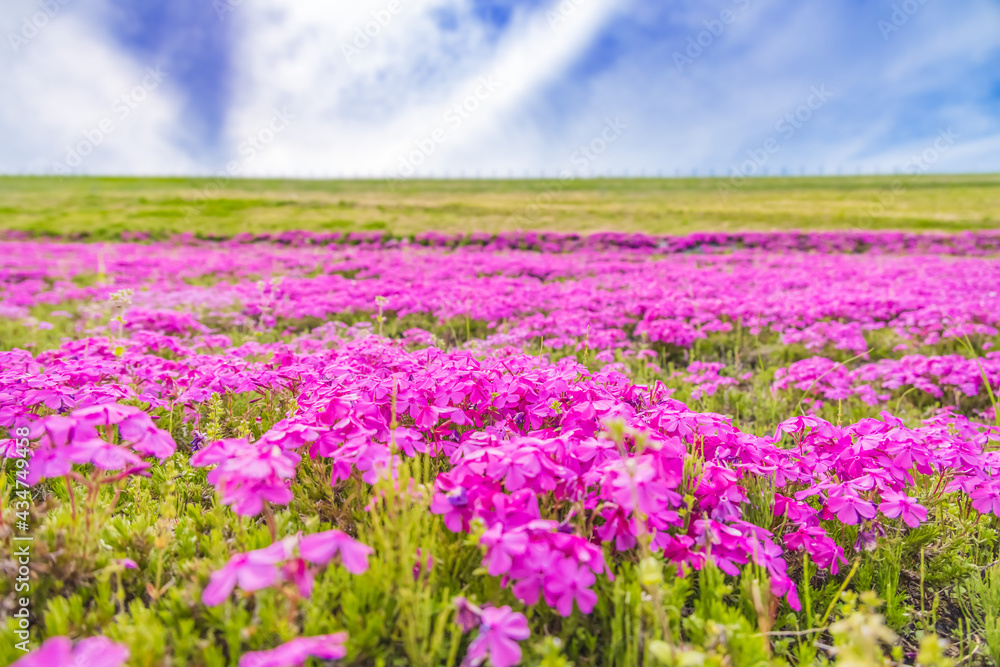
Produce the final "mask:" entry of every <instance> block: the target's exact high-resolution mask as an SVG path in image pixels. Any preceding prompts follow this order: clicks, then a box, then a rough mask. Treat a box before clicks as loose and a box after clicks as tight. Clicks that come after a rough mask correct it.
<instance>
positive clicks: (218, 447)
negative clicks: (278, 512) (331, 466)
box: [191, 438, 301, 516]
mask: <svg viewBox="0 0 1000 667" xmlns="http://www.w3.org/2000/svg"><path fill="white" fill-rule="evenodd" d="M300 459H301V457H300V456H299V455H298V454H296V453H295V452H288V451H285V450H284V449H282V448H281V447H279V446H277V445H263V446H261V445H258V444H250V443H249V442H248V441H247V440H246V439H245V438H241V439H238V440H235V439H234V440H219V441H217V442H213V443H212V444H210V445H208V446H207V447H205V448H204V449H201V450H199V451H198V452H196V453H195V454H194V455H193V456H192V457H191V465H193V466H195V467H196V468H201V467H205V466H208V465H213V464H216V463H218V464H219V465H218V467H217V468H215V469H214V470H212V471H211V472H209V473H208V481H209V482H210V483H211V484H214V485H215V487H216V489H217V490H218V491H219V492H221V494H222V503H223V504H224V505H232V507H233V511H234V512H236V513H237V514H239V515H240V516H257V515H258V514H260V513H261V511H262V510H263V509H264V501H265V500H267V501H269V502H272V503H276V504H279V505H285V504H287V503H288V502H289V501H291V499H292V492H291V490H290V489H289V488H288V484H287V483H286V481H285V480H288V479H291V478H292V477H294V476H295V467H296V466H297V465H298V463H299V460H300Z"/></svg>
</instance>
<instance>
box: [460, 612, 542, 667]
mask: <svg viewBox="0 0 1000 667" xmlns="http://www.w3.org/2000/svg"><path fill="white" fill-rule="evenodd" d="M530 635H531V632H530V631H529V630H528V619H526V618H525V617H524V614H519V613H518V612H516V611H512V610H511V608H510V607H508V606H506V605H505V606H503V607H500V608H496V607H485V608H484V609H483V612H482V616H481V618H480V626H479V635H478V636H477V637H476V638H475V639H474V640H472V643H471V644H470V645H469V651H468V652H467V653H466V654H465V663H467V664H471V665H480V664H482V663H483V662H485V661H486V659H487V658H489V660H490V664H492V665H493V667H512V665H519V664H521V647H520V646H518V645H517V642H519V641H524V640H525V639H527V638H528V637H529V636H530Z"/></svg>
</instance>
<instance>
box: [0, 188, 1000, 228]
mask: <svg viewBox="0 0 1000 667" xmlns="http://www.w3.org/2000/svg"><path fill="white" fill-rule="evenodd" d="M869 216H870V217H869ZM997 226H1000V175H989V174H980V175H957V176H952V175H947V176H946V175H922V176H906V175H901V176H857V177H809V178H759V179H750V180H746V181H744V182H743V183H742V184H739V183H735V182H733V181H731V180H730V179H725V178H718V179H708V178H704V179H596V180H568V181H560V180H558V179H552V180H510V181H506V180H504V181H491V180H463V181H455V180H450V181H443V180H422V181H402V182H397V183H395V184H391V183H389V182H386V181H371V180H369V181H364V180H352V181H302V180H229V181H228V183H224V182H222V181H213V180H212V179H194V178H154V179H137V178H91V177H77V178H46V177H0V228H6V229H20V230H27V231H31V232H34V233H38V234H56V233H80V232H87V233H89V234H90V235H92V236H94V237H98V238H111V237H116V236H118V235H120V233H121V232H122V231H144V232H150V233H153V234H154V235H157V236H160V235H164V236H167V235H171V234H174V233H179V232H202V233H213V234H235V233H239V232H245V231H249V232H275V231H281V230H288V229H304V230H312V231H358V230H380V229H384V230H389V231H392V232H395V233H399V234H408V233H415V232H420V231H427V230H438V231H444V232H467V231H486V232H499V231H504V230H510V229H546V230H554V231H564V232H570V231H572V232H595V231H607V230H614V231H633V232H648V233H669V234H684V233H689V232H694V231H704V230H717V231H737V230H759V231H764V230H782V229H850V228H870V229H900V230H915V231H959V230H964V229H983V228H992V227H997Z"/></svg>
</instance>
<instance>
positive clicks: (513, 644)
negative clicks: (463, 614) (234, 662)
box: [241, 606, 531, 667]
mask: <svg viewBox="0 0 1000 667" xmlns="http://www.w3.org/2000/svg"><path fill="white" fill-rule="evenodd" d="M480 620H481V625H480V626H479V636H478V637H476V638H475V639H474V640H473V641H472V643H471V644H470V645H469V651H468V653H466V654H465V660H466V662H467V663H471V664H480V663H482V662H483V661H484V660H485V659H486V658H487V657H488V658H489V659H490V663H491V664H492V665H493V667H511V666H512V665H519V664H521V647H520V646H518V645H517V642H519V641H524V640H525V639H527V638H528V637H529V636H530V635H531V632H530V631H529V630H528V619H526V618H525V617H524V614H519V613H518V612H516V611H512V610H511V608H510V607H508V606H503V607H500V608H499V609H497V608H496V607H486V608H485V609H483V613H482V616H481V619H480ZM241 667H242V666H241Z"/></svg>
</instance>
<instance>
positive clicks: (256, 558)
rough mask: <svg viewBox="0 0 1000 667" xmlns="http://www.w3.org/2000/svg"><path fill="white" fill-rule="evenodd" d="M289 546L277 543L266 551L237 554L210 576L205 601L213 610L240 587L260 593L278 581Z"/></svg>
mask: <svg viewBox="0 0 1000 667" xmlns="http://www.w3.org/2000/svg"><path fill="white" fill-rule="evenodd" d="M288 552H289V550H288V546H287V544H286V543H285V542H284V541H282V542H275V543H274V544H272V545H271V546H269V547H266V548H264V549H257V550H255V551H248V552H246V553H242V554H236V555H235V556H233V557H232V558H230V559H229V562H228V563H226V565H225V566H224V567H223V568H222V569H221V570H217V571H216V572H213V573H212V575H211V577H209V582H208V586H206V587H205V590H204V591H203V592H202V594H201V601H202V602H204V603H205V605H207V606H209V607H214V606H216V605H218V604H222V602H224V601H225V600H226V598H228V597H229V594H230V593H232V592H233V589H234V588H236V585H237V584H239V586H240V588H242V589H243V590H245V591H257V590H260V589H262V588H267V587H268V586H273V585H274V584H275V583H276V582H277V581H278V568H277V565H276V564H277V563H280V562H281V561H283V560H285V559H287V558H288V556H289V553H288Z"/></svg>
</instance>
